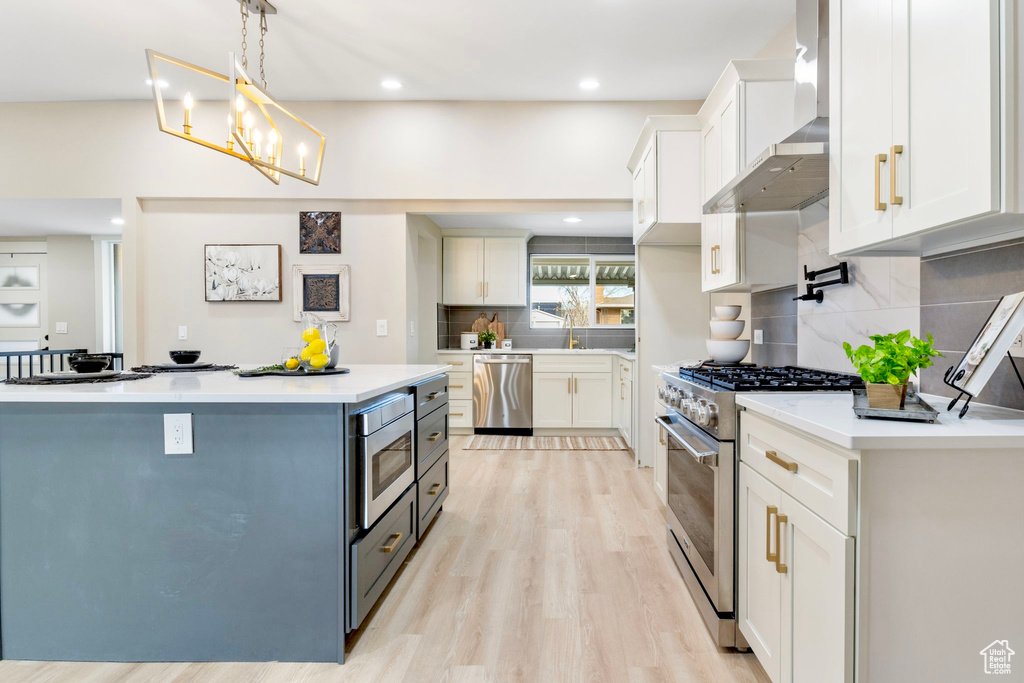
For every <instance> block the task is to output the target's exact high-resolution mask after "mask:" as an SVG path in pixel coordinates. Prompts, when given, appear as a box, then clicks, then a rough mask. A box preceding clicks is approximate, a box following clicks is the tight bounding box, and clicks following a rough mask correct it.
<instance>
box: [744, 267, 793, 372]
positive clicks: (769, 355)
mask: <svg viewBox="0 0 1024 683" xmlns="http://www.w3.org/2000/svg"><path fill="white" fill-rule="evenodd" d="M797 293H798V292H797V287H796V285H794V286H792V287H782V288H781V289H772V290H769V291H766V292H754V293H753V294H751V295H750V330H751V332H750V337H751V339H753V338H754V335H755V334H756V332H757V330H761V335H762V342H763V343H761V344H752V345H751V347H750V348H751V360H752V361H753V362H754V363H757V364H758V365H796V363H797V341H796V340H797V305H796V301H793V297H795V296H796V295H797Z"/></svg>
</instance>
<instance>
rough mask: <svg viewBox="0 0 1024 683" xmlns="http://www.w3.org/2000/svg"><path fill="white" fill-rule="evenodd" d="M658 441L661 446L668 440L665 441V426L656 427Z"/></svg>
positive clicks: (666, 443) (665, 444)
mask: <svg viewBox="0 0 1024 683" xmlns="http://www.w3.org/2000/svg"><path fill="white" fill-rule="evenodd" d="M658 443H659V444H660V445H662V446H667V445H668V442H667V441H665V428H664V427H658Z"/></svg>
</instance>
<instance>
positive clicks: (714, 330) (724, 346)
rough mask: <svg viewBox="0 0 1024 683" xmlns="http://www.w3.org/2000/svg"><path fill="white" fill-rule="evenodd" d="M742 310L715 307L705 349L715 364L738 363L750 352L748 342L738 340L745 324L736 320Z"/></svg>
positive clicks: (736, 307)
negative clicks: (709, 337)
mask: <svg viewBox="0 0 1024 683" xmlns="http://www.w3.org/2000/svg"><path fill="white" fill-rule="evenodd" d="M742 309H743V307H742V306H715V317H714V318H712V319H711V339H708V340H707V348H708V353H709V354H711V359H712V360H714V361H715V362H716V363H739V362H740V361H741V360H743V359H744V358H746V356H747V352H748V351H750V340H748V339H740V338H739V336H740V335H741V334H743V328H744V327H745V326H746V324H747V323H746V321H744V320H737V318H739V317H740V311H741V310H742Z"/></svg>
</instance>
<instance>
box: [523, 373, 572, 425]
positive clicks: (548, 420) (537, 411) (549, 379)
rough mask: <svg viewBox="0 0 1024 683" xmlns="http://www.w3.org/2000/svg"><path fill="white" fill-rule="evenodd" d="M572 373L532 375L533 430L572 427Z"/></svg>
mask: <svg viewBox="0 0 1024 683" xmlns="http://www.w3.org/2000/svg"><path fill="white" fill-rule="evenodd" d="M572 414H573V409H572V373H571V372H544V373H539V372H537V373H534V375H533V428H534V429H543V428H557V427H572Z"/></svg>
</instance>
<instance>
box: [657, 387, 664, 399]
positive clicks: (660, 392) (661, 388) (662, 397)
mask: <svg viewBox="0 0 1024 683" xmlns="http://www.w3.org/2000/svg"><path fill="white" fill-rule="evenodd" d="M658 398H660V399H661V400H665V387H658Z"/></svg>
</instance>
